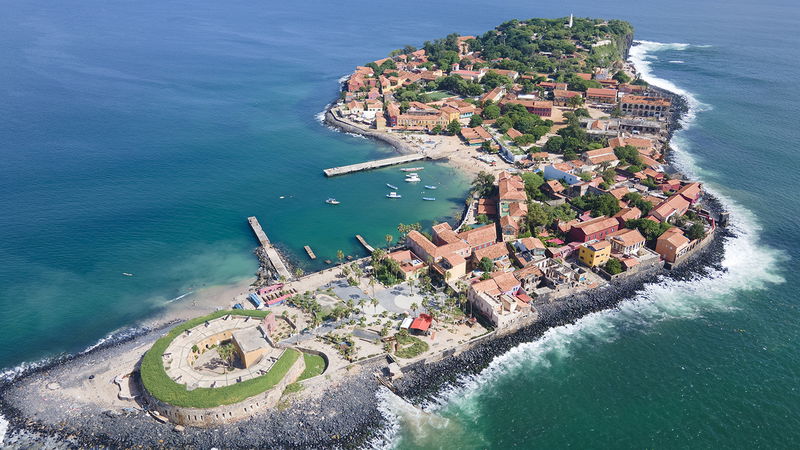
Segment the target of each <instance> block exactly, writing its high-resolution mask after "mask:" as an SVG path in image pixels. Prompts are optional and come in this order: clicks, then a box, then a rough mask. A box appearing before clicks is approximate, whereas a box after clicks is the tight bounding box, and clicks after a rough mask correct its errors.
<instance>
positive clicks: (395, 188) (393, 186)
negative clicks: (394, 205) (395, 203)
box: [386, 183, 399, 190]
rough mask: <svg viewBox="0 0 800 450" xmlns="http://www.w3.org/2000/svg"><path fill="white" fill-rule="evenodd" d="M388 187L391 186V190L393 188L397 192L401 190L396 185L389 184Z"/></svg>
mask: <svg viewBox="0 0 800 450" xmlns="http://www.w3.org/2000/svg"><path fill="white" fill-rule="evenodd" d="M386 186H389V187H390V188H392V189H394V190H397V189H399V188H398V187H397V186H395V185H393V184H389V183H386Z"/></svg>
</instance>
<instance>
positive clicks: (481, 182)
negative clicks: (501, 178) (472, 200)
mask: <svg viewBox="0 0 800 450" xmlns="http://www.w3.org/2000/svg"><path fill="white" fill-rule="evenodd" d="M472 187H473V188H474V189H475V192H477V193H478V195H480V196H487V195H490V194H491V193H492V191H493V190H494V175H492V174H491V173H489V172H484V171H481V172H479V173H478V175H477V176H476V177H475V179H474V180H473V181H472Z"/></svg>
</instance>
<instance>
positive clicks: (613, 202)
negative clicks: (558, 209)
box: [571, 194, 620, 217]
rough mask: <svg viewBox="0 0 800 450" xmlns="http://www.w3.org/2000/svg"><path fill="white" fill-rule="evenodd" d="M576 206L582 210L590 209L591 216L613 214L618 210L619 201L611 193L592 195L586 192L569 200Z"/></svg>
mask: <svg viewBox="0 0 800 450" xmlns="http://www.w3.org/2000/svg"><path fill="white" fill-rule="evenodd" d="M571 202H572V204H573V205H574V206H575V207H576V208H580V209H581V210H583V211H589V210H591V211H592V217H600V216H613V215H614V214H616V213H618V212H619V210H620V207H619V201H618V200H617V199H616V197H614V196H613V195H611V194H603V195H593V194H586V195H584V196H583V197H576V198H573V199H572V200H571Z"/></svg>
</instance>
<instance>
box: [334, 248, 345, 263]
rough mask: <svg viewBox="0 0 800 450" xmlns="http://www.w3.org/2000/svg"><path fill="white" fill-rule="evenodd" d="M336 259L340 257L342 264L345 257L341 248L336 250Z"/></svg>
mask: <svg viewBox="0 0 800 450" xmlns="http://www.w3.org/2000/svg"><path fill="white" fill-rule="evenodd" d="M336 259H338V260H339V264H341V263H342V260H343V259H344V252H343V251H341V250H336Z"/></svg>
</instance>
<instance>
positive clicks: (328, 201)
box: [325, 198, 342, 205]
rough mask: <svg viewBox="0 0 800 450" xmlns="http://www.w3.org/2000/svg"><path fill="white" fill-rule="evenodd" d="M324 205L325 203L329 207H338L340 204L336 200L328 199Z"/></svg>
mask: <svg viewBox="0 0 800 450" xmlns="http://www.w3.org/2000/svg"><path fill="white" fill-rule="evenodd" d="M325 203H327V204H329V205H338V204H339V203H342V202H340V201H339V200H336V199H335V198H329V199H327V200H325Z"/></svg>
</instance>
